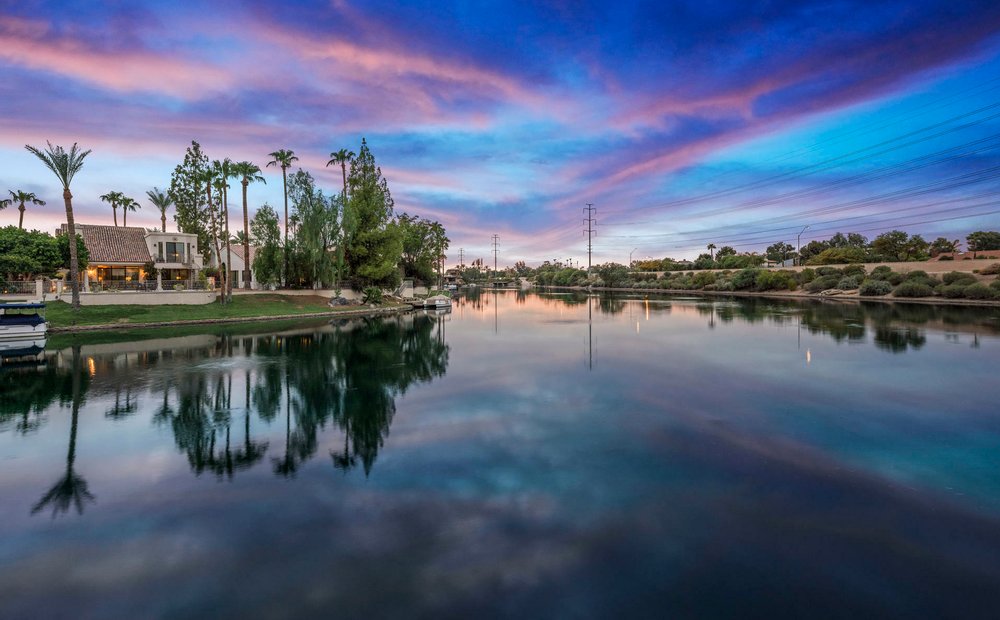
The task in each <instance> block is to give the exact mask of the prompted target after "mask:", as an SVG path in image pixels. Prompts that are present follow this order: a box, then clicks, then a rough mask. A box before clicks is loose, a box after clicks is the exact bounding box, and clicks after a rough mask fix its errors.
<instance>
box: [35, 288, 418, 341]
mask: <svg viewBox="0 0 1000 620" xmlns="http://www.w3.org/2000/svg"><path fill="white" fill-rule="evenodd" d="M409 309H410V307H409V306H407V305H396V304H390V305H383V306H378V307H374V308H372V307H369V306H340V307H330V306H329V305H328V300H327V299H326V298H323V297H319V296H304V295H281V294H276V293H275V294H270V293H268V294H258V295H235V296H233V301H232V303H230V304H226V305H221V304H219V303H218V302H213V303H211V304H207V305H204V306H169V305H150V306H132V305H122V306H116V305H115V306H82V307H80V308H79V309H78V310H77V311H75V312H74V311H73V309H72V307H71V306H70V305H69V304H68V303H66V302H63V301H56V302H50V303H49V304H48V305H47V308H46V317H45V318H46V319H47V320H48V322H49V331H50V332H56V333H58V332H78V331H92V330H102V329H118V328H122V327H130V328H132V327H167V326H184V325H202V324H214V323H219V324H225V323H244V322H252V321H274V320H282V319H307V318H322V317H331V316H338V317H344V316H360V315H370V314H391V313H397V312H405V311H407V310H409Z"/></svg>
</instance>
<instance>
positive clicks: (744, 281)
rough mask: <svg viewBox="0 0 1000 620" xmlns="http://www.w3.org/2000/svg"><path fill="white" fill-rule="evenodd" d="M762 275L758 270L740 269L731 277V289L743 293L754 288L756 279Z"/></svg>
mask: <svg viewBox="0 0 1000 620" xmlns="http://www.w3.org/2000/svg"><path fill="white" fill-rule="evenodd" d="M760 273H762V271H761V270H760V269H753V268H748V269H741V270H739V271H737V272H736V275H734V276H733V279H732V283H733V287H734V288H735V289H736V290H737V291H743V290H747V289H751V288H754V287H755V286H756V285H757V277H758V275H759V274H760Z"/></svg>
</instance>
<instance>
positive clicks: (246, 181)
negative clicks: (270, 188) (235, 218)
mask: <svg viewBox="0 0 1000 620" xmlns="http://www.w3.org/2000/svg"><path fill="white" fill-rule="evenodd" d="M233 172H235V173H236V177H237V178H238V179H239V180H240V183H242V184H243V288H245V289H247V290H249V289H250V215H249V213H248V211H247V186H248V185H250V184H251V183H256V182H257V181H260V182H262V183H264V184H267V181H265V180H264V177H263V176H261V174H260V167H259V166H257V164H255V163H253V162H249V161H241V162H239V163H238V164H234V165H233Z"/></svg>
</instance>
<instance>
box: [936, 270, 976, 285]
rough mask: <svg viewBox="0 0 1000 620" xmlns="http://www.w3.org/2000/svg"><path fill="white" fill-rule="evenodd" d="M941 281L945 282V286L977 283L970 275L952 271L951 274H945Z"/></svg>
mask: <svg viewBox="0 0 1000 620" xmlns="http://www.w3.org/2000/svg"><path fill="white" fill-rule="evenodd" d="M941 280H943V281H944V283H945V284H963V283H964V284H975V283H976V278H975V276H972V275H969V274H967V273H962V272H961V271H950V272H948V273H946V274H944V275H943V276H941Z"/></svg>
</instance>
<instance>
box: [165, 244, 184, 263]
mask: <svg viewBox="0 0 1000 620" xmlns="http://www.w3.org/2000/svg"><path fill="white" fill-rule="evenodd" d="M164 259H165V261H166V262H168V263H183V262H184V244H183V243H176V242H173V241H167V254H166V256H165V257H164Z"/></svg>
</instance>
